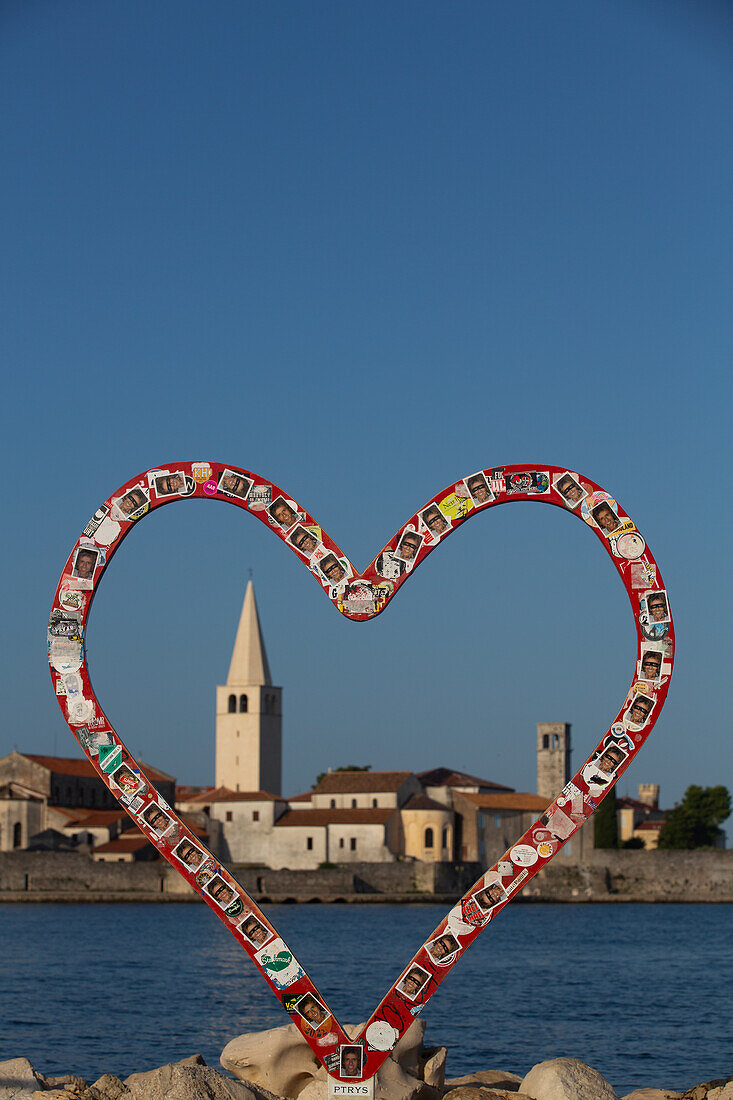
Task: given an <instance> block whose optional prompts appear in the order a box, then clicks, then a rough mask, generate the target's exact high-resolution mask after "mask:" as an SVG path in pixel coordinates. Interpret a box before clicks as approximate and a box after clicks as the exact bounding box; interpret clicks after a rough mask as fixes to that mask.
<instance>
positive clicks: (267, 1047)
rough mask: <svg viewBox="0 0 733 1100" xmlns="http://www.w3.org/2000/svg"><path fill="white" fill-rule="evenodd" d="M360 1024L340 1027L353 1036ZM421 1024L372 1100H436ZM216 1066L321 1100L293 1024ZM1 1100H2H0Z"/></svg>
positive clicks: (236, 1047) (245, 1043)
mask: <svg viewBox="0 0 733 1100" xmlns="http://www.w3.org/2000/svg"><path fill="white" fill-rule="evenodd" d="M363 1026H364V1025H363V1024H346V1025H344V1030H345V1031H346V1033H347V1035H349V1036H351V1037H354V1036H356V1035H358V1033H359V1031H360V1030H361V1029H362V1027H363ZM424 1034H425V1021H424V1020H415V1021H414V1022H413V1023H412V1024H411V1025H410V1027H409V1028H408V1029H407V1031H406V1032H405V1034H404V1035H403V1036H402V1038H401V1039H400V1041H399V1042H398V1043H396V1045H395V1048H394V1050H392V1051H390V1054H389V1057H388V1058H387V1059H386V1061H385V1062H384V1063H383V1065H382V1067H381V1069H380V1070H379V1072H378V1073H377V1080H376V1089H375V1100H440V1097H441V1095H442V1092H443V1081H444V1078H445V1059H446V1049H445V1047H432V1048H425V1047H424V1046H423V1042H422V1040H423V1036H424ZM220 1060H221V1064H222V1066H223V1067H224V1069H226V1070H229V1072H230V1073H233V1074H234V1076H235V1077H238V1078H239V1079H240V1080H241V1081H246V1082H248V1083H250V1082H253V1083H256V1084H258V1085H262V1086H264V1088H267V1089H270V1090H271V1091H272V1092H274V1093H277V1094H278V1095H280V1096H283V1097H287V1098H289V1100H296V1098H297V1100H325V1098H326V1096H327V1095H328V1079H327V1075H326V1070H325V1069H324V1068H323V1066H322V1065H321V1064H320V1063H319V1061H318V1059H317V1058H316V1056H315V1054H314V1053H313V1051H312V1050H311V1048H310V1047H309V1045H308V1044H307V1043H306V1042H305V1040H304V1039H303V1037H302V1035H301V1034H300V1032H299V1031H298V1029H297V1027H296V1026H295V1024H286V1025H285V1026H284V1027H276V1028H271V1029H270V1030H269V1031H256V1032H251V1033H249V1034H247V1035H240V1036H239V1037H238V1038H237V1039H232V1041H231V1042H230V1043H227V1045H226V1046H225V1047H224V1050H223V1051H222V1055H221V1059H220ZM0 1100H2V1098H0Z"/></svg>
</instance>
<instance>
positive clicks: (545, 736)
mask: <svg viewBox="0 0 733 1100" xmlns="http://www.w3.org/2000/svg"><path fill="white" fill-rule="evenodd" d="M549 747H550V735H549V733H543V734H542V748H543V749H549Z"/></svg>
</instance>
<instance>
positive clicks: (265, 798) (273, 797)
mask: <svg viewBox="0 0 733 1100" xmlns="http://www.w3.org/2000/svg"><path fill="white" fill-rule="evenodd" d="M180 801H181V802H201V803H202V804H204V803H209V802H284V801H285V799H284V798H281V797H280V795H279V794H270V792H269V791H233V790H232V789H231V788H230V787H209V788H208V789H207V790H205V791H201V794H195V795H192V796H191V798H182V799H180Z"/></svg>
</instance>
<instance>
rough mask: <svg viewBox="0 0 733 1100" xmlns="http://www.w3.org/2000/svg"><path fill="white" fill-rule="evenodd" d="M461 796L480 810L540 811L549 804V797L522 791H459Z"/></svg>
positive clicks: (550, 800)
mask: <svg viewBox="0 0 733 1100" xmlns="http://www.w3.org/2000/svg"><path fill="white" fill-rule="evenodd" d="M461 797H462V798H467V799H468V801H469V802H473V804H474V806H477V807H478V808H479V809H480V810H508V811H511V810H515V811H516V812H517V813H524V812H525V811H527V810H529V811H531V812H541V811H542V810H546V809H547V807H548V806H549V805H550V804H551V802H552V799H551V798H543V796H542V795H539V794H525V793H523V792H522V791H512V792H511V793H510V794H502V793H501V792H497V793H496V794H494V793H493V791H487V792H486V793H485V794H471V793H469V792H467V791H461Z"/></svg>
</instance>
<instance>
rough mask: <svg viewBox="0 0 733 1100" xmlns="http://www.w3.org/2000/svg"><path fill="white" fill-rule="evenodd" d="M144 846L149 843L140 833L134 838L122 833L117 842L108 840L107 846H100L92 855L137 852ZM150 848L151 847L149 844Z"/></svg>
mask: <svg viewBox="0 0 733 1100" xmlns="http://www.w3.org/2000/svg"><path fill="white" fill-rule="evenodd" d="M146 844H150V841H149V840H148V838H147V837H146V836H143V835H142V833H138V834H137V835H136V836H135V835H132V834H130V833H123V835H122V836H118V837H117V840H110V841H108V842H107V844H100V845H98V847H96V848H95V849H94V853H95V854H96V853H97V852H121V853H123V854H124V853H125V852H139V851H140V849H141V848H144V847H145V845H146ZM150 847H151V848H152V847H153V845H152V844H150Z"/></svg>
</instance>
